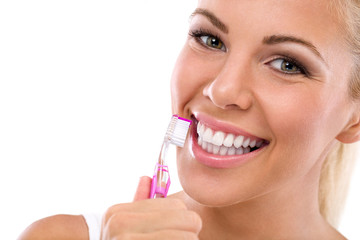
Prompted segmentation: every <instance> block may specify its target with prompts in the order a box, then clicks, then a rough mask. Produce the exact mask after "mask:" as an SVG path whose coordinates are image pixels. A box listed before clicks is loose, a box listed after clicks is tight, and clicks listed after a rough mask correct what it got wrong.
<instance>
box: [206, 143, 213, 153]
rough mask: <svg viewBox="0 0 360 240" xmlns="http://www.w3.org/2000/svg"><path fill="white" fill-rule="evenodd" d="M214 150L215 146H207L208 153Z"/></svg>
mask: <svg viewBox="0 0 360 240" xmlns="http://www.w3.org/2000/svg"><path fill="white" fill-rule="evenodd" d="M212 150H213V145H212V144H211V143H208V145H207V151H208V152H212Z"/></svg>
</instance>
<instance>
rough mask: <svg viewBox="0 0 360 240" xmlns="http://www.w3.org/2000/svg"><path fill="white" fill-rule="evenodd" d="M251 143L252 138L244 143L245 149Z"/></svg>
mask: <svg viewBox="0 0 360 240" xmlns="http://www.w3.org/2000/svg"><path fill="white" fill-rule="evenodd" d="M249 143H250V138H248V139H246V140H245V141H244V142H243V147H244V148H246V147H248V146H249Z"/></svg>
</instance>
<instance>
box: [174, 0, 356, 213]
mask: <svg viewBox="0 0 360 240" xmlns="http://www.w3.org/2000/svg"><path fill="white" fill-rule="evenodd" d="M327 2H328V0H316V1H314V0H266V1H264V0H244V1H239V0H227V1H226V2H225V1H221V0H200V1H199V3H198V8H197V10H196V11H195V12H194V14H193V16H192V19H191V21H190V30H189V33H190V34H189V37H188V39H187V41H186V44H185V46H184V48H183V50H182V52H181V53H180V56H179V58H178V61H177V63H176V66H175V69H174V73H173V77H172V86H171V89H172V104H173V111H174V113H177V114H180V115H181V116H184V117H188V118H192V119H193V120H194V124H193V129H192V130H191V134H190V137H189V139H188V140H187V142H186V145H185V147H184V148H182V149H178V171H179V177H180V181H181V183H182V186H183V188H184V190H185V192H186V193H187V194H188V195H190V196H191V197H192V198H193V199H195V200H197V201H199V202H201V203H203V204H207V205H212V206H224V205H231V204H234V203H237V202H241V201H246V200H249V199H252V198H255V197H258V196H262V195H264V194H269V193H273V192H276V191H281V189H285V188H286V187H287V186H290V185H291V186H293V187H294V188H296V187H297V186H301V185H304V184H311V183H314V181H315V182H316V181H317V178H318V175H319V169H320V166H321V161H322V160H323V157H324V156H325V155H326V153H327V151H328V150H329V148H330V147H331V146H332V144H333V143H334V142H335V141H336V140H335V139H336V138H337V136H338V135H339V134H340V132H341V131H342V130H343V129H344V128H345V126H346V125H347V124H348V122H349V120H350V118H351V113H352V112H351V106H352V105H351V102H350V99H349V93H348V78H349V75H350V68H351V57H350V55H349V53H348V51H347V49H346V46H345V44H344V40H343V36H342V34H341V33H340V31H339V29H338V27H339V23H338V22H337V21H336V18H335V17H334V16H333V15H331V13H330V12H329V11H328V8H327V7H328V6H327ZM248 139H249V140H248ZM249 144H250V146H249ZM249 151H250V152H249ZM316 184H317V183H316Z"/></svg>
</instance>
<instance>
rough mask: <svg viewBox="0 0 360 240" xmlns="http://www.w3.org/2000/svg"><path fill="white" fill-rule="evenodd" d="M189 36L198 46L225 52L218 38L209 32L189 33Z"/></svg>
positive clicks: (197, 31) (196, 31)
mask: <svg viewBox="0 0 360 240" xmlns="http://www.w3.org/2000/svg"><path fill="white" fill-rule="evenodd" d="M189 35H190V36H191V37H193V38H194V39H195V40H196V41H198V42H199V43H200V44H202V45H204V46H205V47H208V48H211V49H215V50H221V51H224V52H225V51H226V47H225V45H224V43H223V42H222V41H221V39H220V37H217V36H215V35H213V34H211V33H210V32H209V31H204V30H202V29H200V30H195V31H190V32H189Z"/></svg>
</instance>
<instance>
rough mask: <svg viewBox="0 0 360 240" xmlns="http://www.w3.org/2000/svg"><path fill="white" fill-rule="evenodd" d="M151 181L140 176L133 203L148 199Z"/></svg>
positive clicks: (146, 177)
mask: <svg viewBox="0 0 360 240" xmlns="http://www.w3.org/2000/svg"><path fill="white" fill-rule="evenodd" d="M151 181H152V179H151V178H150V177H148V176H142V177H141V178H140V180H139V184H138V187H137V189H136V192H135V196H134V202H135V201H139V200H145V199H148V198H149V195H150V187H151Z"/></svg>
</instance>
